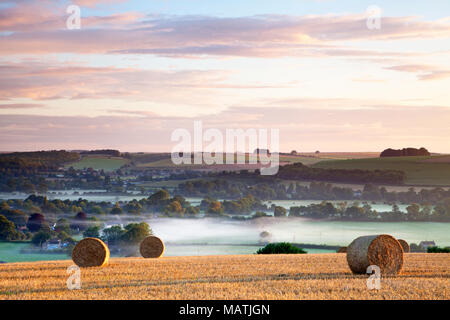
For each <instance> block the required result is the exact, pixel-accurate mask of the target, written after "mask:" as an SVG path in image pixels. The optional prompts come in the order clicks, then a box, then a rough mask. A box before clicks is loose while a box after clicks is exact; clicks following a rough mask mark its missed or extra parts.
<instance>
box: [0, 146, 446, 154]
mask: <svg viewBox="0 0 450 320" xmlns="http://www.w3.org/2000/svg"><path fill="white" fill-rule="evenodd" d="M405 148H420V147H405ZM425 148H426V147H425ZM107 149H111V150H118V151H120V153H140V152H142V153H168V154H170V153H171V151H142V150H139V151H128V150H121V149H117V148H109V147H104V148H95V149H89V148H87V149H84V148H82V149H78V148H77V149H68V148H62V149H59V148H56V149H36V150H33V149H30V150H28V149H27V150H14V151H4V150H0V153H14V152H39V151H55V150H56V151H60V150H64V151H67V152H78V151H81V152H83V151H93V150H107ZM386 149H388V148H386ZM391 149H394V148H391ZM399 149H403V148H399ZM426 149H427V148H426ZM294 150H295V149H292V150H290V151H280V152H279V153H284V154H289V153H291V152H292V151H294ZM383 150H385V149H383ZM383 150H381V151H348V150H347V151H326V150H325V151H322V150H315V151H299V150H295V151H296V152H297V153H298V154H314V153H315V152H316V151H319V152H320V153H325V154H327V153H361V154H364V153H381V152H382V151H383ZM269 151H270V149H269ZM428 151H429V152H430V153H431V154H432V155H433V154H437V155H447V154H450V152H436V151H431V150H428ZM203 153H206V152H203ZM222 153H224V154H226V153H230V152H222ZM235 153H236V152H235ZM245 153H250V154H252V153H253V152H245Z"/></svg>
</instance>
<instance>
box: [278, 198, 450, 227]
mask: <svg viewBox="0 0 450 320" xmlns="http://www.w3.org/2000/svg"><path fill="white" fill-rule="evenodd" d="M273 210H274V216H289V217H305V218H312V219H334V220H344V221H435V222H450V201H449V202H447V203H445V204H441V205H438V206H435V207H434V208H433V207H432V206H429V205H419V204H417V203H413V204H411V205H409V206H408V207H407V208H406V212H402V211H401V210H400V209H399V207H398V206H397V205H393V206H392V210H391V211H387V212H378V211H376V210H374V209H372V207H371V206H370V205H369V204H368V203H365V204H363V205H361V204H360V203H358V202H354V203H352V204H351V205H349V204H348V203H347V202H341V203H338V204H333V203H331V202H326V201H323V202H322V203H320V204H310V205H308V206H294V207H290V209H289V211H287V210H286V209H285V208H283V207H279V206H274V208H273Z"/></svg>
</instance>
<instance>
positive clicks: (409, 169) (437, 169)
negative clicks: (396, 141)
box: [313, 156, 450, 186]
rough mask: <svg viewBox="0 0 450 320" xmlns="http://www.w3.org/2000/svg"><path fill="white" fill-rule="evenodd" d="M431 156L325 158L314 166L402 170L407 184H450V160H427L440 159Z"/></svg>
mask: <svg viewBox="0 0 450 320" xmlns="http://www.w3.org/2000/svg"><path fill="white" fill-rule="evenodd" d="M440 158H443V157H442V156H430V157H389V158H370V159H350V160H325V161H321V162H318V163H316V164H314V165H313V167H314V168H325V169H328V168H333V169H363V170H376V169H380V170H383V169H388V170H401V171H404V172H405V173H406V181H405V184H407V185H419V186H420V185H422V186H423V185H429V186H450V162H447V163H445V162H441V163H439V162H425V160H427V161H429V159H433V160H435V159H440Z"/></svg>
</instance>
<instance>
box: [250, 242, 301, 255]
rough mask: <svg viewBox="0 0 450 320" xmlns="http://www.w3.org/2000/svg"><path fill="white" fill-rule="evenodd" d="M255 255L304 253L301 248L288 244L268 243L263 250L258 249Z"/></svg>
mask: <svg viewBox="0 0 450 320" xmlns="http://www.w3.org/2000/svg"><path fill="white" fill-rule="evenodd" d="M256 253H257V254H281V253H306V251H305V250H303V249H302V248H297V247H296V246H294V245H292V244H290V243H289V242H280V243H269V244H267V245H266V246H265V247H264V248H261V249H259V250H258V251H257V252H256Z"/></svg>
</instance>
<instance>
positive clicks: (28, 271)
mask: <svg viewBox="0 0 450 320" xmlns="http://www.w3.org/2000/svg"><path fill="white" fill-rule="evenodd" d="M72 264H73V262H72V261H67V260H66V261H51V262H32V263H11V264H4V265H0V299H147V300H156V299H201V300H202V299H444V300H448V299H450V291H449V290H450V268H449V266H450V254H418V253H413V254H405V265H404V269H403V272H402V274H400V275H398V276H395V277H382V279H381V289H380V290H368V289H367V285H366V280H367V276H365V275H360V276H355V275H353V274H351V272H350V270H349V268H348V266H347V262H346V256H345V254H335V253H331V254H306V255H264V256H263V255H240V256H204V257H167V258H160V259H147V260H145V259H143V258H117V259H111V261H110V263H109V266H107V267H104V268H87V269H82V270H81V285H82V288H81V289H80V290H68V289H67V284H66V283H67V282H66V281H67V278H68V277H69V275H68V274H67V271H66V270H67V267H68V266H70V265H72Z"/></svg>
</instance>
